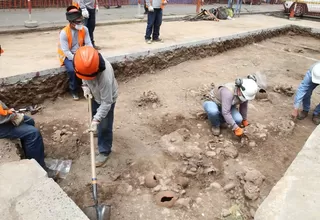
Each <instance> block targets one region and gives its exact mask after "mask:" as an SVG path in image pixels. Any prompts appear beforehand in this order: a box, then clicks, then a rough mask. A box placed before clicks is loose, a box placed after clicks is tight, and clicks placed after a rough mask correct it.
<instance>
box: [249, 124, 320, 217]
mask: <svg viewBox="0 0 320 220" xmlns="http://www.w3.org/2000/svg"><path fill="white" fill-rule="evenodd" d="M319 170H320V125H319V126H317V128H316V129H315V130H314V131H313V132H312V134H311V135H310V136H309V138H308V140H307V142H306V143H305V145H304V146H303V148H302V149H301V151H300V152H299V153H298V155H297V157H296V158H295V159H294V161H293V162H292V163H291V165H290V166H289V168H288V169H287V171H286V173H285V174H284V176H283V177H282V178H281V179H280V180H279V181H278V183H277V184H276V185H275V186H274V187H273V188H272V190H271V192H270V193H269V195H268V197H267V198H266V199H265V200H264V201H263V202H262V204H261V205H260V206H259V208H258V210H257V212H256V214H255V217H254V219H255V220H315V219H319V218H320V211H319V210H320V187H319V182H320V172H319Z"/></svg>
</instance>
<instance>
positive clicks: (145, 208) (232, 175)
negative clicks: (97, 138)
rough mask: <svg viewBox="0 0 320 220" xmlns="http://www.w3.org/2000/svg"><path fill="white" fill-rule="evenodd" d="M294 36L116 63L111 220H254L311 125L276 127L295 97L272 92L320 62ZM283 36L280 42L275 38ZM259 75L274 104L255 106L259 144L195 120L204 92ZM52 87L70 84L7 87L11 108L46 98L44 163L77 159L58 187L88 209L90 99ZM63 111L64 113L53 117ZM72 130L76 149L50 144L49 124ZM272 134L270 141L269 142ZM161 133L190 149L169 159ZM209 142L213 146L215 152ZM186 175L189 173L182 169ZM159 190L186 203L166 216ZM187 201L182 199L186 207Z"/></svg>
mask: <svg viewBox="0 0 320 220" xmlns="http://www.w3.org/2000/svg"><path fill="white" fill-rule="evenodd" d="M297 30H298V29H297ZM297 30H295V31H294V30H293V29H290V30H289V29H286V30H285V31H284V30H278V31H277V33H278V34H275V35H276V36H277V37H274V38H271V39H268V40H263V39H264V38H263V37H264V36H266V35H267V36H269V37H272V34H270V35H268V34H267V33H266V35H264V36H260V37H256V38H253V37H250V38H246V39H247V40H246V39H242V40H239V39H238V40H229V41H227V42H224V43H221V44H220V45H224V46H223V47H222V46H217V45H216V46H215V47H213V45H211V46H210V45H209V46H202V47H200V46H199V48H193V49H190V48H189V49H187V48H180V49H179V50H178V52H177V51H176V52H174V51H171V52H170V51H168V52H163V54H158V55H157V56H158V57H149V58H146V59H142V58H140V59H138V60H136V62H137V65H138V64H139V65H140V67H137V66H136V64H134V62H133V61H132V62H131V61H129V62H122V63H121V62H120V63H115V64H114V67H115V71H116V73H117V76H118V79H119V91H120V95H119V99H118V102H117V105H116V110H115V112H116V113H115V114H116V117H115V124H114V145H113V152H112V154H111V156H110V159H109V160H108V162H107V164H106V166H105V167H104V168H99V169H97V175H98V182H99V192H98V193H99V198H100V201H101V202H102V203H105V204H109V205H111V206H112V216H111V219H115V220H116V219H128V220H130V219H154V220H160V219H165V218H168V219H169V218H170V219H177V220H180V219H181V220H182V219H192V220H193V219H194V220H196V219H200V218H203V216H205V217H206V218H208V219H214V218H215V217H219V216H220V215H221V212H222V210H224V209H229V208H230V207H232V206H234V205H238V206H239V207H240V209H241V213H242V214H243V215H244V217H245V218H247V219H252V215H253V214H254V212H255V210H256V209H257V207H258V205H259V204H261V202H262V201H263V199H264V198H265V196H267V195H268V193H269V191H270V190H271V188H272V187H273V186H274V185H275V183H276V182H277V181H278V180H279V179H280V178H281V176H282V175H283V173H284V172H285V171H286V169H287V167H288V166H289V165H290V163H291V162H292V160H293V159H294V158H295V156H296V155H297V153H298V152H299V151H300V149H301V147H302V146H303V144H304V142H305V140H306V139H307V138H308V136H309V135H310V133H311V132H312V131H313V129H314V128H315V125H314V124H313V123H312V121H311V119H310V117H309V118H306V119H305V120H303V121H299V123H297V124H296V126H295V128H294V129H293V130H292V131H290V133H289V132H282V130H281V129H279V128H281V127H283V126H284V125H283V124H281V123H280V122H279V118H286V117H287V116H288V115H289V114H290V112H291V110H292V105H293V104H292V103H293V97H289V96H287V95H285V94H281V93H277V92H275V91H273V90H272V88H273V87H274V86H276V85H277V84H279V82H283V83H286V84H288V85H292V87H293V89H294V90H295V89H296V88H297V86H298V85H299V83H300V82H301V80H302V79H303V77H304V74H305V72H306V71H307V69H308V67H309V66H311V65H312V64H313V63H314V60H313V59H320V54H319V53H315V52H314V50H320V46H319V45H320V44H319V40H318V39H317V38H313V37H310V36H306V34H304V35H297V34H296V33H298V32H301V31H297ZM290 31H291V32H290ZM282 33H283V34H284V35H281V36H278V35H279V34H282ZM306 33H308V35H310V33H309V32H306ZM311 35H312V34H311ZM254 42H255V43H254ZM251 43H254V44H251ZM246 44H248V45H246ZM243 45H244V46H243ZM242 46H243V47H242ZM213 48H215V49H213ZM233 48H234V49H233ZM297 48H299V49H300V50H302V51H303V52H301V51H300V50H299V51H300V52H299V53H296V52H295V51H298V50H295V49H297ZM306 48H313V49H314V50H308V49H306ZM288 49H290V50H289V51H290V52H288ZM183 54H186V56H183ZM194 55H197V57H194ZM213 55H214V56H213ZM301 55H303V56H301ZM178 57H180V58H178ZM199 58H202V59H199ZM310 58H312V59H310ZM182 61H186V62H183V63H181V62H182ZM148 62H152V63H153V64H154V68H155V69H157V70H156V71H155V72H154V73H153V74H142V73H143V72H148V71H146V69H148V68H149V67H148V68H147V67H146V66H147V64H148ZM135 69H136V71H135V74H133V72H134V70H135ZM148 70H150V69H148ZM150 71H151V70H150ZM256 71H260V72H262V73H264V74H266V76H267V80H268V88H267V90H266V91H267V93H268V97H267V99H268V100H269V101H263V100H255V101H252V102H250V104H249V112H248V120H249V121H250V123H251V125H250V126H252V127H253V128H254V129H252V136H251V137H252V140H251V141H254V142H255V144H252V145H250V146H249V147H250V148H248V149H249V150H240V148H238V147H237V140H236V139H235V138H234V136H233V134H232V133H231V131H230V129H223V130H222V136H221V137H218V138H215V137H213V136H212V134H211V130H210V125H209V123H208V120H207V119H204V118H197V117H196V115H197V113H198V112H199V111H201V110H202V98H203V92H204V91H206V89H207V88H209V87H210V85H211V83H214V84H215V85H219V84H223V83H226V82H233V81H234V79H235V78H236V77H239V76H240V77H241V76H243V77H245V76H246V75H248V74H252V73H254V72H256ZM42 80H44V81H42ZM47 80H48V81H49V80H51V82H55V85H52V86H56V85H57V84H58V83H60V85H63V82H64V80H65V78H64V76H63V75H55V76H52V78H50V79H44V78H38V79H35V80H33V81H32V82H29V85H32V86H31V87H28V83H26V84H20V85H11V86H7V87H4V93H5V94H6V92H9V91H10V89H13V88H16V90H15V91H16V92H15V93H11V94H10V95H11V96H9V97H11V98H12V100H13V101H12V102H11V103H10V104H15V103H18V101H19V102H21V99H19V98H17V97H18V96H19V93H21V92H23V91H24V92H27V91H29V89H30V90H32V89H34V88H35V87H37V88H38V90H37V91H38V93H37V94H36V93H32V94H30V95H31V96H32V97H33V98H32V99H31V98H30V99H29V100H25V101H24V103H27V102H28V103H30V101H31V100H32V101H33V102H37V103H39V102H42V101H43V100H46V101H45V102H44V106H45V108H44V109H43V110H42V111H41V112H40V113H38V114H36V115H34V118H35V120H36V122H37V126H38V127H41V131H42V133H43V136H44V141H45V146H46V154H47V156H48V157H62V156H63V155H65V158H64V159H73V164H72V169H71V171H70V173H69V174H68V176H67V178H66V179H63V180H60V181H59V185H60V186H61V187H62V189H63V190H64V191H65V192H67V194H68V195H69V196H70V197H71V199H73V200H74V201H75V202H76V204H77V205H78V206H79V207H80V208H83V207H85V206H90V205H92V204H93V201H92V199H91V188H90V185H88V184H89V183H90V178H91V176H90V157H89V143H88V141H89V136H88V135H87V134H85V133H83V131H84V130H85V129H86V128H87V124H88V121H87V118H88V117H87V116H86V115H87V102H86V100H84V99H82V100H80V101H79V102H70V100H71V98H70V97H69V96H68V95H61V94H64V92H65V91H64V90H58V91H56V93H55V94H54V95H53V94H52V93H51V94H52V97H51V98H56V96H58V95H59V96H60V98H59V99H56V100H55V101H54V102H52V101H50V100H47V99H48V98H50V97H49V95H50V93H49V92H46V91H44V87H43V88H42V85H41V82H44V83H46V81H47ZM54 80H56V81H54ZM146 82H147V83H146ZM59 88H60V87H59ZM6 89H7V90H6ZM18 89H22V90H21V91H19V90H18ZM24 89H25V90H24ZM46 89H48V88H46ZM51 89H52V88H51ZM32 91H34V92H35V91H36V90H32ZM48 91H49V89H48ZM145 91H152V92H154V93H156V94H157V96H158V97H159V99H160V100H161V105H158V106H156V108H154V107H152V106H148V105H147V106H145V107H144V108H139V107H137V103H136V99H135V97H133V96H132V94H136V95H137V96H139V95H141V94H143V93H144V92H145ZM41 92H45V93H44V94H42V93H41ZM46 94H47V95H46ZM1 95H3V94H1ZM41 95H42V97H40V96H41ZM34 97H36V98H34ZM1 99H2V97H1ZM3 101H5V102H6V101H9V102H10V100H3ZM22 103H23V101H22ZM317 103H319V95H318V94H317V93H316V92H314V96H313V97H312V108H314V106H315V104H317ZM61 111H63V113H61V114H60V113H59V114H57V112H61ZM72 122H73V123H72ZM57 123H58V124H59V126H57ZM66 124H68V125H69V127H68V129H67V131H70V132H72V136H73V134H76V136H77V142H71V143H68V142H64V145H61V146H60V147H59V145H58V144H57V143H55V142H54V139H52V132H53V130H54V128H53V127H54V126H55V127H57V128H58V129H61V130H62V129H65V128H66V127H67V126H66ZM63 125H65V128H63V127H62V126H63ZM285 125H286V123H285ZM71 128H73V129H74V130H71ZM75 128H78V130H76V129H75ZM285 128H286V127H285ZM179 129H184V132H186V133H185V134H180V135H182V137H180V136H178V134H177V133H174V132H175V131H177V130H179ZM269 133H272V135H267V134H269ZM70 135H71V134H70ZM164 135H173V136H170V140H169V141H168V144H171V145H174V146H175V147H179V146H180V147H181V146H186V147H185V148H181V150H182V151H181V152H182V154H180V153H179V154H167V152H166V151H164V149H166V147H168V146H164V145H162V143H161V142H160V140H161V138H162V137H163V136H164ZM174 135H177V136H174ZM63 136H64V135H62V136H61V135H60V137H63ZM180 140H181V143H180V142H179V141H180ZM60 141H61V140H60ZM56 142H57V141H56ZM169 142H170V143H169ZM74 143H77V144H76V145H75V144H74ZM206 143H210V147H208V144H206ZM69 145H71V146H69ZM75 146H76V147H75ZM67 149H73V150H72V151H71V153H72V152H73V153H74V154H72V155H70V154H69V153H70V152H69V151H67ZM188 149H192V150H190V151H188ZM194 149H196V150H195V151H193V150H194ZM226 149H233V150H234V149H235V150H237V151H238V152H237V157H236V158H232V157H227V156H225V152H228V151H227V150H226ZM208 151H210V153H207V152H208ZM179 152H180V151H179ZM212 152H215V154H213V153H212ZM208 155H209V156H208ZM184 168H185V169H186V170H185V172H183V170H182V169H184ZM208 168H209V169H210V170H212V169H214V172H212V171H210V175H208V174H206V175H205V174H204V173H205V170H206V169H208ZM250 169H254V170H257V171H259V173H261V175H263V176H264V177H265V178H263V181H253V180H250V181H249V180H248V178H245V177H242V176H241V175H239V173H243V172H245V171H246V170H250ZM148 170H153V171H154V172H155V173H156V174H157V180H158V181H159V185H160V186H159V187H158V186H155V187H154V188H152V189H149V188H147V187H145V186H144V185H143V184H142V185H141V184H140V182H139V177H141V176H142V175H144V174H145V172H146V171H148ZM187 174H188V175H187ZM115 175H116V178H114V176H115ZM180 176H181V177H188V184H183V185H184V186H182V184H181V185H179V184H177V182H178V181H176V180H175V179H176V177H180ZM213 183H214V184H213ZM186 186H187V187H186ZM215 186H223V187H226V186H228V187H227V188H228V190H220V189H219V188H218V187H215ZM159 191H160V192H161V191H172V192H174V193H176V194H177V195H179V200H180V199H181V200H180V201H181V202H180V203H179V204H180V205H173V206H172V207H171V208H170V211H168V210H167V209H164V208H163V207H161V206H157V204H156V203H155V202H154V196H155V195H156V194H157V193H158V192H159ZM183 199H186V204H185V206H184V205H183V202H182V201H184V200H183ZM182 209H183V210H184V211H182Z"/></svg>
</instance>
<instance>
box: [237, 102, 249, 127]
mask: <svg viewBox="0 0 320 220" xmlns="http://www.w3.org/2000/svg"><path fill="white" fill-rule="evenodd" d="M239 112H240V114H241V116H242V118H243V121H242V126H243V127H247V126H248V125H249V122H248V120H247V113H248V101H246V102H243V103H241V104H240V108H239Z"/></svg>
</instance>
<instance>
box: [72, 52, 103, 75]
mask: <svg viewBox="0 0 320 220" xmlns="http://www.w3.org/2000/svg"><path fill="white" fill-rule="evenodd" d="M73 64H74V69H75V72H76V75H77V77H79V78H80V79H84V80H92V79H94V78H96V76H97V74H98V70H99V54H98V51H97V50H96V49H94V48H93V47H90V46H83V47H80V48H79V49H78V50H77V51H76V53H75V55H74V58H73Z"/></svg>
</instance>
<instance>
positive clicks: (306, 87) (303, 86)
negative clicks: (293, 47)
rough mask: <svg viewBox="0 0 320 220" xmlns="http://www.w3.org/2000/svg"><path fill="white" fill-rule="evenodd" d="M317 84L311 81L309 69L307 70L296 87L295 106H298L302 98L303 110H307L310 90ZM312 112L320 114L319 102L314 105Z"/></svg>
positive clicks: (308, 108) (308, 109)
mask: <svg viewBox="0 0 320 220" xmlns="http://www.w3.org/2000/svg"><path fill="white" fill-rule="evenodd" d="M317 86H318V84H315V83H313V82H312V76H311V70H308V72H307V73H306V75H305V76H304V78H303V80H302V82H301V83H300V85H299V88H298V89H297V92H296V96H295V108H299V104H300V101H301V98H302V107H303V111H306V112H309V111H310V104H311V96H312V92H313V90H314V89H315V88H316V87H317ZM313 114H314V115H319V114H320V104H318V105H317V106H316V108H315V109H314V112H313Z"/></svg>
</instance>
